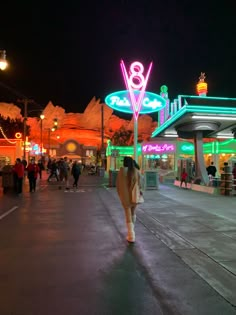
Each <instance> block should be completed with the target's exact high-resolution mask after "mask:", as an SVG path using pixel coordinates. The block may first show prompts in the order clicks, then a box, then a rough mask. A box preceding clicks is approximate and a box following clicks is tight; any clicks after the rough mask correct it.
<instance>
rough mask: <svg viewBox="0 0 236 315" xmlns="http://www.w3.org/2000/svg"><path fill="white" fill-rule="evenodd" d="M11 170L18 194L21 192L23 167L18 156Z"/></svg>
mask: <svg viewBox="0 0 236 315" xmlns="http://www.w3.org/2000/svg"><path fill="white" fill-rule="evenodd" d="M12 171H13V178H14V188H15V192H16V193H17V194H18V195H21V194H22V186H23V178H24V173H25V167H24V165H23V163H22V162H21V159H20V158H17V159H16V163H15V165H14V166H13V169H12Z"/></svg>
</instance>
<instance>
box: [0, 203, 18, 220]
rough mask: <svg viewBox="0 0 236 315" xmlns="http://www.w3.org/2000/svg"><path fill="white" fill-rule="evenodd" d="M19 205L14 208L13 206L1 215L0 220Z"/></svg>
mask: <svg viewBox="0 0 236 315" xmlns="http://www.w3.org/2000/svg"><path fill="white" fill-rule="evenodd" d="M17 208H18V207H17V206H15V207H13V208H11V209H10V210H8V211H7V212H5V213H3V214H2V215H0V220H2V219H3V218H5V217H6V216H7V215H8V214H10V213H12V212H13V211H15V210H16V209H17Z"/></svg>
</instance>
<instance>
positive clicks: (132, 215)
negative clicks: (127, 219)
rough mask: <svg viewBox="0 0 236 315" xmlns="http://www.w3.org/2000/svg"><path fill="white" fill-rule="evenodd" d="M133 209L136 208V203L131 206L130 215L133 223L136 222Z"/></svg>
mask: <svg viewBox="0 0 236 315" xmlns="http://www.w3.org/2000/svg"><path fill="white" fill-rule="evenodd" d="M135 210H136V205H135V206H132V207H131V217H132V222H133V224H135V222H136V213H135Z"/></svg>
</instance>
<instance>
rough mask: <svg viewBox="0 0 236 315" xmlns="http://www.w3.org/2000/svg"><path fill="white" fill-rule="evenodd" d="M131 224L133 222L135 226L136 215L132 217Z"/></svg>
mask: <svg viewBox="0 0 236 315" xmlns="http://www.w3.org/2000/svg"><path fill="white" fill-rule="evenodd" d="M132 222H133V224H134V225H135V222H136V214H134V215H132Z"/></svg>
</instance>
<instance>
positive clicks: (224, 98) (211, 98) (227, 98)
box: [178, 95, 236, 101]
mask: <svg viewBox="0 0 236 315" xmlns="http://www.w3.org/2000/svg"><path fill="white" fill-rule="evenodd" d="M178 96H179V97H188V98H200V99H204V98H205V99H208V100H209V99H210V100H232V101H236V98H231V97H217V96H198V95H178Z"/></svg>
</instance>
